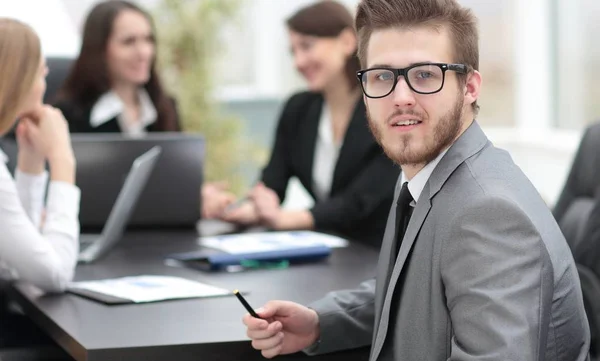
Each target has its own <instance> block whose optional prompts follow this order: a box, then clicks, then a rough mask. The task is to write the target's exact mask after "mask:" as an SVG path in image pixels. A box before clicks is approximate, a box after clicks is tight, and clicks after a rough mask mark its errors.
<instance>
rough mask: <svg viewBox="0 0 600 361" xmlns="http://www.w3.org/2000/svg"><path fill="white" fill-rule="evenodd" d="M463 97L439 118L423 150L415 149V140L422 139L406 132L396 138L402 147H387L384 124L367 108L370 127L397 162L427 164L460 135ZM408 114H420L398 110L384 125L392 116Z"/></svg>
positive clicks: (411, 164)
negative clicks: (384, 141) (376, 119)
mask: <svg viewBox="0 0 600 361" xmlns="http://www.w3.org/2000/svg"><path fill="white" fill-rule="evenodd" d="M463 99H464V96H462V95H461V96H459V98H458V99H457V100H456V102H455V103H454V106H453V108H452V109H450V110H449V111H448V112H446V114H444V115H443V116H442V117H440V118H439V120H438V122H437V124H436V125H435V128H434V129H433V138H430V137H426V138H424V139H423V140H422V141H424V142H425V144H424V148H423V149H421V150H415V149H414V147H415V144H414V142H416V141H421V140H415V139H413V138H414V136H413V135H412V134H405V135H403V136H402V139H396V141H400V142H402V145H401V146H400V147H394V146H392V147H390V146H388V147H386V146H385V145H384V144H383V130H382V129H381V126H382V124H379V123H376V121H375V119H373V118H371V115H370V114H369V111H368V109H367V118H368V120H369V128H370V129H371V133H373V136H374V137H375V140H376V141H377V143H379V145H380V146H381V147H382V148H383V151H384V152H385V154H386V155H387V156H388V157H389V158H390V159H391V160H393V161H394V162H396V163H397V164H399V165H410V166H416V165H425V164H427V163H429V162H431V161H432V160H434V159H435V158H436V157H437V156H438V155H439V154H440V153H441V152H442V151H443V150H444V149H445V148H446V147H448V146H450V145H451V144H452V142H454V140H455V139H456V137H457V136H458V134H459V132H460V129H461V118H462V113H463V111H462V110H463ZM406 114H411V115H418V114H417V113H414V112H412V111H408V112H407V111H397V112H395V113H394V114H392V115H391V116H390V117H389V118H388V121H387V122H386V123H385V124H383V126H384V127H388V126H389V120H390V119H391V118H393V117H397V116H399V115H406ZM420 119H423V117H420ZM420 148H421V147H420Z"/></svg>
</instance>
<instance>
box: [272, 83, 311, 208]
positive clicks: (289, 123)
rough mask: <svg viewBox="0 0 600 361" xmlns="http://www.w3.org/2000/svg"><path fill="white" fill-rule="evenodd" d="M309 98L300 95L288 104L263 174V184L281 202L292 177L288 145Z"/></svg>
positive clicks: (284, 108)
mask: <svg viewBox="0 0 600 361" xmlns="http://www.w3.org/2000/svg"><path fill="white" fill-rule="evenodd" d="M307 97H308V95H307V94H306V93H299V94H295V95H293V96H292V97H291V98H290V99H289V100H288V101H287V102H286V104H285V106H284V107H283V111H282V113H281V116H280V117H279V122H278V124H277V131H276V132H275V142H274V145H273V149H272V150H271V159H270V160H269V163H267V166H266V167H265V168H264V169H263V172H262V181H263V183H264V184H265V185H266V186H267V187H269V188H271V189H272V190H273V191H275V193H277V196H278V197H279V199H280V201H281V202H283V200H284V199H285V191H286V189H287V186H288V181H289V179H290V178H291V176H292V171H291V168H290V160H289V156H290V151H289V149H288V144H289V142H290V141H291V140H292V139H293V138H294V136H295V134H294V127H295V124H296V121H297V119H298V117H299V113H300V112H301V111H302V110H301V107H302V106H305V105H306V104H305V103H306V102H307V99H308V98H307Z"/></svg>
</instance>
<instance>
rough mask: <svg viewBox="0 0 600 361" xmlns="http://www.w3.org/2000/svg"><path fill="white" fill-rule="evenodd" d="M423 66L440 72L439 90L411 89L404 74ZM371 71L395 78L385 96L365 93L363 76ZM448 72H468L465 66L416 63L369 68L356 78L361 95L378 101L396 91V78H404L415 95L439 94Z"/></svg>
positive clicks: (360, 71) (361, 71)
mask: <svg viewBox="0 0 600 361" xmlns="http://www.w3.org/2000/svg"><path fill="white" fill-rule="evenodd" d="M424 65H433V66H437V67H439V68H440V69H441V70H442V84H441V85H440V88H439V89H437V90H435V91H431V92H421V91H418V90H416V89H415V88H413V86H412V84H411V83H410V80H408V77H407V76H406V74H408V72H409V71H410V70H411V69H414V68H418V67H420V66H424ZM371 70H389V71H391V72H392V73H394V75H395V77H394V84H393V85H392V88H391V89H390V91H389V92H388V93H387V94H385V95H381V96H370V95H369V94H367V92H366V91H365V84H364V82H363V75H364V74H365V73H367V72H369V71H371ZM448 70H452V71H455V72H457V73H459V74H467V73H468V71H469V68H468V66H467V65H465V64H448V63H418V64H413V65H411V66H409V67H406V68H388V67H375V68H369V69H363V70H359V71H357V72H356V76H357V77H358V82H359V83H360V87H361V89H362V92H363V94H364V95H365V96H366V97H367V98H371V99H380V98H385V97H387V96H388V95H390V94H392V92H393V91H394V89H396V85H398V78H400V76H403V77H404V80H406V84H408V87H409V88H410V90H412V91H413V92H415V93H417V94H435V93H438V92H440V91H441V90H442V89H443V88H444V83H445V82H446V72H447V71H448Z"/></svg>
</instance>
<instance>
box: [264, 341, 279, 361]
mask: <svg viewBox="0 0 600 361" xmlns="http://www.w3.org/2000/svg"><path fill="white" fill-rule="evenodd" d="M282 349H283V339H282V340H281V342H280V343H279V344H278V345H277V346H275V347H273V348H271V349H269V350H263V351H262V352H261V353H262V355H263V356H264V357H266V358H273V357H275V356H277V355H279V354H280V353H281V350H282Z"/></svg>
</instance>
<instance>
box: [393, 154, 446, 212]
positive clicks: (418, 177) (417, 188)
mask: <svg viewBox="0 0 600 361" xmlns="http://www.w3.org/2000/svg"><path fill="white" fill-rule="evenodd" d="M448 149H450V148H446V149H445V150H443V151H442V152H441V153H440V154H439V155H438V156H437V157H436V158H435V159H434V160H432V161H431V162H429V163H428V164H427V165H426V166H425V167H423V169H421V170H420V171H419V172H418V173H417V174H415V176H414V177H413V178H412V179H411V180H408V178H406V174H404V172H402V175H401V177H402V184H404V182H406V181H408V191H409V192H410V195H411V196H412V197H413V199H414V201H413V202H412V203H411V205H412V206H413V207H414V206H415V204H416V203H417V202H418V201H419V197H420V196H421V192H423V188H425V184H427V181H428V180H429V177H431V173H433V170H434V169H435V167H436V166H437V165H438V163H439V162H440V160H442V158H443V157H444V154H446V152H448Z"/></svg>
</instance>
